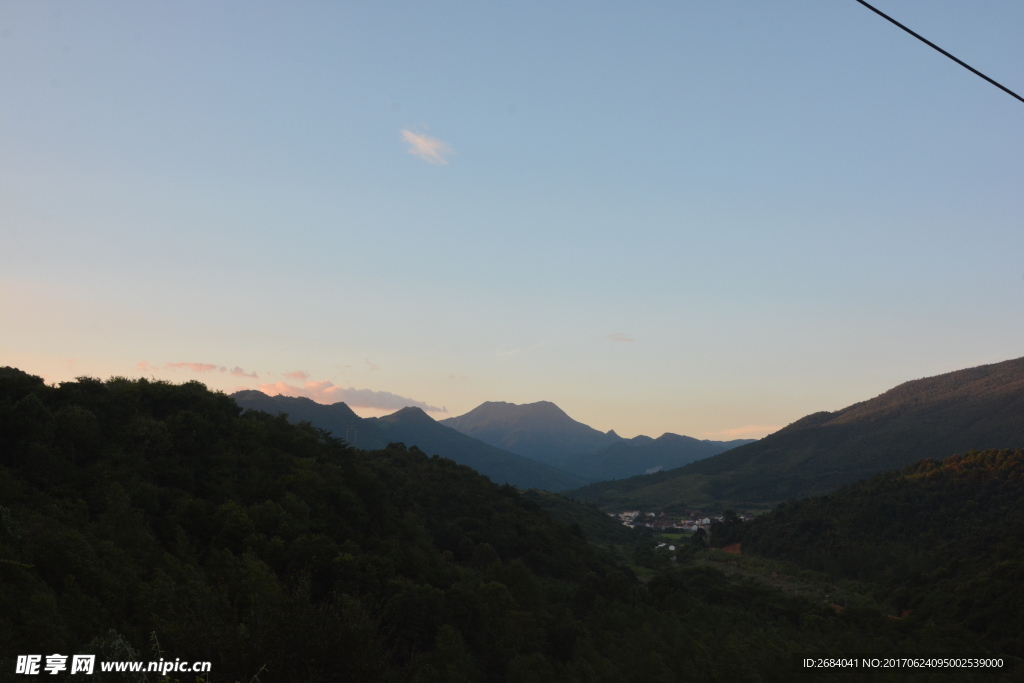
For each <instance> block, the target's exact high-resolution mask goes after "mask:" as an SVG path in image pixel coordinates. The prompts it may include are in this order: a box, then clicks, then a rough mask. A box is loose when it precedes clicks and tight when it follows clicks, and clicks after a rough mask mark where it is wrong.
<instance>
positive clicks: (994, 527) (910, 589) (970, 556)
mask: <svg viewBox="0 0 1024 683" xmlns="http://www.w3.org/2000/svg"><path fill="white" fill-rule="evenodd" d="M746 526H747V528H746V529H744V531H743V532H742V533H743V540H744V549H745V550H749V551H752V552H756V553H759V554H761V555H765V556H769V557H774V558H782V559H787V560H792V561H795V562H797V563H799V564H800V565H801V566H804V567H809V568H813V569H817V570H820V571H824V572H828V573H830V574H831V575H833V576H836V577H846V578H851V579H857V580H860V581H864V582H868V583H869V584H871V585H872V586H874V587H875V590H876V592H877V593H878V595H879V597H881V598H884V599H885V600H887V601H888V602H889V603H890V604H891V606H892V607H893V609H894V610H895V611H896V612H897V613H906V614H908V616H910V617H911V618H913V619H918V620H921V621H928V620H936V619H938V620H943V621H956V622H957V623H962V624H965V625H966V626H967V628H969V629H970V630H971V631H974V632H975V633H977V634H978V635H980V636H981V637H982V638H984V640H985V641H987V642H988V643H989V645H990V646H991V647H993V648H995V649H997V650H999V651H1001V652H1006V653H1011V654H1014V655H1016V656H1018V657H1024V451H1022V450H1013V451H1011V450H1003V451H974V452H970V453H967V454H965V455H957V456H953V457H950V458H947V459H946V460H943V461H941V462H936V461H934V460H922V461H920V462H917V463H915V464H913V465H911V466H909V467H907V468H906V469H904V470H902V471H900V472H892V473H888V474H884V475H879V476H878V477H875V478H873V479H871V480H869V481H865V482H862V483H859V484H856V485H853V486H850V487H848V488H845V489H843V490H840V491H838V492H836V493H834V494H832V495H829V496H823V497H820V498H811V499H807V500H803V501H799V502H794V503H790V504H788V505H783V506H780V507H779V508H777V509H776V510H775V511H773V512H772V513H770V514H767V515H764V516H762V517H759V518H757V519H755V520H754V521H753V522H751V523H750V524H748V525H746Z"/></svg>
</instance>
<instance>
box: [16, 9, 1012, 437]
mask: <svg viewBox="0 0 1024 683" xmlns="http://www.w3.org/2000/svg"><path fill="white" fill-rule="evenodd" d="M877 6H878V7H879V8H880V9H882V10H883V11H885V12H888V13H890V14H891V15H892V16H894V17H895V18H896V19H898V20H900V21H902V22H904V23H906V24H908V25H909V26H911V27H912V28H914V29H915V30H916V31H918V32H919V33H922V34H923V35H925V36H927V37H928V38H930V39H931V40H933V41H934V42H936V43H938V44H939V45H941V46H943V47H944V48H945V49H947V50H949V51H950V52H952V53H953V54H955V55H957V56H958V57H960V58H961V59H963V60H965V61H967V62H968V63H970V64H972V65H973V66H975V67H976V68H978V69H980V70H982V71H983V72H985V73H987V74H988V75H990V76H991V77H993V78H995V79H996V80H999V81H1000V82H1002V83H1004V84H1005V85H1006V86H1007V87H1010V88H1011V89H1014V90H1016V91H1017V92H1021V91H1024V71H1022V69H1021V65H1022V64H1024V43H1022V42H1021V41H1020V39H1019V38H1020V35H1021V30H1022V29H1024V5H1021V4H1020V3H1015V2H1010V1H995V0H993V1H979V2H965V1H962V0H956V1H954V0H937V1H935V2H930V3H920V2H909V1H908V0H886V1H885V2H881V0H880V1H879V2H878V3H877ZM0 92H3V93H4V94H3V96H2V98H3V106H2V107H0V287H2V299H0V327H2V330H3V333H2V335H0V352H2V359H0V362H2V363H4V364H9V365H15V366H17V367H21V368H22V369H24V370H27V371H29V372H33V373H35V374H39V375H42V376H44V377H45V378H46V379H47V380H48V381H51V382H59V381H63V380H68V379H72V378H74V377H76V376H79V375H83V374H88V375H93V376H100V377H108V376H111V375H124V376H140V375H144V376H151V377H156V378H162V379H169V380H173V381H185V380H187V379H201V380H203V381H206V382H207V383H208V384H209V385H210V386H211V387H214V388H217V389H222V390H225V391H233V390H235V389H237V388H259V387H264V388H265V389H267V390H274V391H276V390H282V391H286V392H292V393H304V394H306V395H310V396H312V397H315V398H317V399H319V400H325V401H329V400H343V399H344V398H346V397H347V398H349V399H350V400H351V401H353V402H361V403H365V404H367V405H366V406H361V407H357V410H359V411H361V412H362V413H363V414H383V413H386V412H389V411H390V410H393V409H394V407H395V405H397V404H396V400H397V399H395V398H394V397H395V396H397V397H401V398H404V399H409V400H410V401H412V402H413V403H414V404H416V405H421V406H424V407H430V408H437V409H446V410H447V412H444V411H443V410H435V411H433V412H432V413H431V414H432V415H434V416H435V417H437V418H442V417H446V416H451V415H458V414H461V413H463V412H466V411H468V410H470V409H472V408H473V407H475V406H476V405H478V404H479V403H481V402H482V401H485V400H503V401H512V402H516V403H525V402H531V401H536V400H551V401H554V402H556V403H558V404H559V405H560V406H561V407H562V408H564V409H565V410H566V411H567V412H569V414H570V415H572V416H573V417H575V418H576V419H579V420H581V421H583V422H586V423H588V424H591V425H592V426H594V427H596V428H598V429H602V430H607V429H612V428H614V429H616V430H617V431H619V433H621V434H624V435H627V436H632V435H634V434H638V433H646V434H650V435H658V434H660V433H662V432H664V431H672V432H677V433H683V434H689V435H693V436H698V437H703V438H726V437H732V436H761V435H763V434H765V433H767V432H769V431H772V430H773V429H775V428H777V427H779V426H782V425H785V424H787V423H788V422H791V421H793V420H795V419H798V418H799V417H801V416H803V415H805V414H807V413H810V412H814V411H817V410H824V409H827V410H834V409H838V408H841V407H843V406H845V405H848V404H850V403H853V402H855V401H858V400H863V399H867V398H870V397H872V396H875V395H877V394H878V393H881V392H882V391H884V390H886V389H888V388H891V387H892V386H894V385H896V384H898V383H900V382H903V381H906V380H909V379H914V378H917V377H922V376H928V375H933V374H937V373H940V372H946V371H950V370H955V369H959V368H963V367H969V366H972V365H978V364H981V363H987V362H995V361H999V360H1005V359H1008V358H1015V357H1019V356H1021V355H1024V351H1022V347H1024V344H1022V342H1024V315H1022V313H1024V310H1022V308H1024V262H1022V261H1021V254H1024V219H1022V216H1024V192H1022V191H1021V187H1022V184H1024V183H1022V181H1024V173H1022V171H1021V164H1020V159H1021V157H1022V151H1024V104H1022V103H1020V102H1019V101H1017V100H1014V99H1013V98H1011V97H1010V96H1008V95H1006V94H1005V93H1003V92H1001V91H999V90H998V89H996V88H994V87H993V86H991V85H990V84H988V83H985V82H984V81H982V80H981V79H979V78H977V77H976V76H974V75H972V74H970V73H969V72H967V71H966V70H964V69H963V68H961V67H960V66H958V65H956V64H954V63H953V62H951V61H949V60H948V59H946V58H944V57H942V56H941V55H939V54H938V53H936V52H934V51H933V50H931V49H929V48H928V47H926V46H924V45H923V44H921V43H919V42H918V41H916V40H914V39H913V38H912V37H910V36H908V35H906V34H905V33H903V32H902V31H899V30H898V29H897V28H895V27H894V26H892V25H890V24H888V23H887V22H885V21H884V20H882V19H881V18H879V17H877V16H876V15H874V14H873V13H871V12H869V11H868V10H867V9H865V8H864V7H862V6H861V5H859V4H858V3H856V2H853V0H834V1H830V2H814V3H812V2H795V1H780V2H775V3H764V2H754V1H752V0H737V1H736V2H732V3H708V2H672V3H669V2H629V3H627V2H586V3H583V2H549V3H472V2H435V3H406V2H379V3H333V2H332V3H328V2H321V3H314V2H307V3H280V2H278V3H270V2H245V3H241V2H218V3H200V2H173V3H172V2H154V3H128V2H106V3H104V2H90V3H71V2H45V1H44V2H27V1H15V0H0ZM417 145H418V146H417ZM221 368H223V370H221ZM235 369H237V370H238V371H237V372H234V373H232V370H235ZM253 375H255V376H253ZM360 392H361V393H360ZM367 392H375V393H367ZM401 402H402V401H398V403H401Z"/></svg>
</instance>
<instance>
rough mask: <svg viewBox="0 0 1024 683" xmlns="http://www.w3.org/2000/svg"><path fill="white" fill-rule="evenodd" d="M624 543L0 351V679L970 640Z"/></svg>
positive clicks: (372, 676)
mask: <svg viewBox="0 0 1024 683" xmlns="http://www.w3.org/2000/svg"><path fill="white" fill-rule="evenodd" d="M639 559H640V560H641V562H640V564H642V565H646V567H644V571H645V572H647V574H648V576H653V578H651V579H650V581H649V583H647V584H646V585H645V584H644V583H642V582H639V581H637V579H636V576H635V574H634V572H633V571H632V570H631V569H630V568H628V567H626V566H623V565H620V564H616V563H615V562H614V561H613V560H612V559H610V558H609V557H608V556H606V555H604V554H603V553H602V552H601V551H599V550H598V549H596V548H595V547H594V546H592V545H590V544H588V543H587V542H586V540H585V539H584V537H583V532H582V531H581V527H580V526H579V525H576V526H572V525H563V524H559V523H556V522H553V521H552V520H551V518H550V517H549V516H548V514H547V513H546V512H544V511H543V510H542V509H541V508H540V507H539V506H538V505H537V504H536V503H534V502H532V501H529V500H526V499H524V498H523V497H522V496H521V495H520V494H519V493H518V492H517V491H516V490H515V489H513V488H511V487H508V486H497V485H495V484H493V483H491V482H490V481H488V480H487V479H485V478H483V477H481V476H479V475H477V474H476V473H475V472H473V471H472V470H470V469H468V468H466V467H463V466H460V465H457V464H455V463H454V462H452V461H450V460H446V459H444V458H438V457H428V456H426V455H425V454H424V453H422V452H419V451H417V450H415V449H407V448H405V447H404V446H402V445H400V444H395V445H391V446H389V447H387V448H385V449H382V450H378V451H373V452H362V451H356V450H354V449H351V448H349V447H348V446H347V445H346V444H345V443H344V442H342V441H339V440H337V439H335V438H332V437H330V436H329V435H327V434H326V433H324V432H322V431H319V430H317V429H315V428H313V427H311V426H310V425H297V426H296V425H292V424H289V423H288V422H287V420H286V419H285V418H283V417H274V416H271V415H268V414H266V413H261V412H256V411H252V412H246V413H244V414H243V413H242V411H241V410H240V408H239V407H238V406H237V405H236V404H235V403H234V402H233V401H232V400H231V399H230V398H229V397H227V396H224V395H222V394H216V393H211V392H209V391H207V390H206V388H205V387H204V386H203V385H201V384H198V383H194V382H193V383H187V384H184V385H180V386H173V385H169V384H166V383H161V382H148V381H146V380H138V381H128V380H124V379H112V380H109V381H107V382H101V381H98V380H94V379H86V378H83V379H80V380H79V381H77V382H72V383H65V384H62V385H60V386H59V387H51V386H45V385H44V384H43V383H42V381H41V380H39V379H38V378H35V377H31V376H29V375H26V374H25V373H22V372H20V371H17V370H12V369H9V368H8V369H3V370H0V579H2V583H0V679H12V680H22V678H21V677H17V676H14V675H13V673H12V672H13V671H14V664H13V659H14V657H15V655H17V654H24V653H45V654H50V653H64V654H76V653H86V652H95V653H98V654H99V655H100V656H101V657H105V658H107V659H114V660H124V659H128V658H131V657H140V658H142V659H150V658H152V657H154V656H155V655H156V653H157V652H159V653H160V655H161V656H163V657H165V658H171V659H173V658H175V657H182V658H187V659H189V660H209V661H211V662H213V667H214V668H213V672H212V680H217V681H233V680H239V681H250V680H255V679H256V678H255V677H257V676H258V680H260V681H262V682H263V683H268V682H271V681H287V682H289V683H290V682H294V681H352V680H359V681H414V682H427V681H507V682H509V683H514V682H520V681H538V682H539V681H615V682H616V683H618V682H620V681H636V682H637V683H641V682H642V683H650V682H657V681H686V680H721V681H732V680H751V681H756V680H778V681H788V680H792V679H793V674H794V661H793V658H794V654H819V655H829V654H831V655H835V654H840V653H843V652H847V653H849V652H876V653H884V652H901V653H911V652H920V653H924V652H930V653H939V652H958V653H959V652H963V651H965V649H966V650H971V649H972V648H973V650H974V651H978V649H977V644H976V643H974V642H972V641H971V640H970V639H969V637H968V636H969V634H966V633H965V632H963V631H962V629H957V628H956V627H954V626H943V627H941V628H939V627H935V626H934V625H915V624H907V623H903V622H894V621H892V620H890V619H887V618H886V616H885V614H884V613H883V612H882V611H880V610H872V609H865V610H862V611H860V612H854V611H853V610H850V611H848V612H846V613H845V614H842V615H840V614H837V613H836V612H835V611H834V610H833V609H831V608H829V607H828V606H827V605H824V604H821V603H820V602H818V601H814V600H812V599H809V598H806V597H801V596H797V595H786V594H784V593H782V592H780V591H778V590H775V589H772V588H768V587H766V586H764V585H760V584H756V583H753V582H750V581H746V580H737V579H730V578H727V577H726V576H724V575H723V574H721V573H720V572H716V571H713V570H709V569H706V568H701V567H696V566H694V567H679V566H678V564H675V565H674V564H673V563H672V562H670V561H669V559H668V558H667V557H666V556H665V555H658V554H656V553H654V552H652V551H650V550H648V552H647V553H646V555H643V556H642V557H640V558H639ZM637 571H639V569H638V570H637ZM652 572H653V573H656V575H654V574H652ZM156 648H159V650H157V649H156ZM928 673H929V674H931V673H932V672H928ZM954 674H955V675H954ZM836 675H837V674H833V673H831V672H830V673H828V674H826V675H824V676H820V677H817V678H815V680H822V681H824V680H838V678H836V677H835V676H836ZM94 680H103V676H102V675H97V676H96V677H95V679H94ZM116 680H125V677H124V676H123V675H121V676H120V678H118V679H116ZM894 680H913V677H910V678H907V677H905V676H900V677H899V678H898V679H894ZM918 680H965V677H964V676H963V675H962V672H954V673H949V674H948V675H946V674H941V675H938V676H934V675H928V676H922V677H919V678H918ZM967 680H970V679H969V678H967ZM977 680H986V681H991V680H1000V676H999V675H993V674H992V673H991V672H987V673H986V674H985V675H984V676H979V677H978V679H977ZM1004 680H1010V679H1009V678H1005V679H1004Z"/></svg>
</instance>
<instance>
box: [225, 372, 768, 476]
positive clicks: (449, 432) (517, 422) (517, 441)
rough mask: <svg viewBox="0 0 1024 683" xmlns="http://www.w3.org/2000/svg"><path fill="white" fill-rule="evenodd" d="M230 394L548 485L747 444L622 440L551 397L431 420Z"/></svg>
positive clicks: (654, 467) (345, 435) (362, 440)
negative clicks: (373, 415)
mask: <svg viewBox="0 0 1024 683" xmlns="http://www.w3.org/2000/svg"><path fill="white" fill-rule="evenodd" d="M232 398H234V399H235V401H236V402H237V403H238V405H240V406H241V407H242V408H245V409H247V410H263V411H265V412H268V413H271V414H275V415H276V414H280V413H284V414H286V415H288V417H289V419H290V420H291V421H292V422H309V423H310V424H312V425H313V426H315V427H318V428H320V429H323V430H326V431H328V432H330V433H331V434H333V435H334V436H336V437H338V438H342V439H344V440H345V441H347V442H348V443H350V444H352V445H353V446H356V447H358V448H366V449H375V448H383V447H384V446H386V445H387V444H388V443H404V444H406V445H407V446H416V447H417V448H420V449H421V450H423V451H425V452H427V453H428V454H435V453H436V454H438V455H442V456H444V457H447V458H451V459H452V460H454V461H456V462H458V463H460V464H463V465H468V466H470V467H472V468H473V469H475V470H477V471H478V472H480V473H481V474H484V475H486V476H488V477H489V478H491V479H492V480H493V481H495V482H497V483H509V484H512V485H514V486H517V487H519V488H538V489H544V490H548V491H565V490H570V489H576V488H579V487H581V486H584V485H586V484H588V483H591V482H595V481H602V480H607V479H617V478H622V477H630V476H633V475H636V474H643V473H644V472H648V471H660V470H663V469H672V468H676V467H681V466H682V465H685V464H687V463H691V462H694V461H696V460H699V459H701V458H706V457H709V456H712V455H715V454H717V453H721V452H723V451H725V450H728V449H730V448H734V447H736V446H739V445H742V444H745V443H749V440H745V439H740V440H737V441H701V440H698V439H694V438H692V437H688V436H680V435H678V434H669V433H666V434H663V435H662V436H660V437H658V438H657V439H652V438H651V437H649V436H637V437H634V438H632V439H624V438H622V437H621V436H619V435H618V434H616V433H615V432H614V431H608V432H600V431H598V430H596V429H594V428H592V427H589V426H587V425H585V424H583V423H582V422H577V421H576V420H574V419H572V418H571V417H569V416H568V415H567V414H566V413H565V412H564V411H563V410H562V409H561V408H559V407H558V406H556V405H555V404H554V403H551V402H550V401H538V402H536V403H529V404H523V405H517V404H515V403H504V402H496V401H489V402H486V403H483V404H481V405H480V406H478V407H477V408H474V409H473V410H471V411H470V412H468V413H466V414H465V415H460V416H458V417H452V418H448V419H445V420H441V421H435V420H434V419H433V418H431V417H430V416H429V415H427V414H426V413H425V412H423V411H422V410H420V409H419V408H403V409H401V410H399V411H398V412H396V413H393V414H391V415H387V416H385V417H380V418H362V417H359V416H358V415H356V414H355V412H353V411H352V409H351V408H349V407H348V406H347V405H346V404H345V403H341V402H339V403H335V404H332V405H322V404H319V403H316V402H314V401H312V400H310V399H308V398H293V397H287V396H280V395H278V396H267V395H266V394H264V393H262V392H259V391H252V390H249V391H239V392H236V393H235V394H233V395H232Z"/></svg>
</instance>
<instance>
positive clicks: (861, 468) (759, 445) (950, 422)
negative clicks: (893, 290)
mask: <svg viewBox="0 0 1024 683" xmlns="http://www.w3.org/2000/svg"><path fill="white" fill-rule="evenodd" d="M1020 446H1024V358H1018V359H1016V360H1009V361H1005V362H1002V363H995V364H992V365H983V366H980V367H975V368H969V369H966V370H958V371H955V372H950V373H946V374H943V375H938V376H935V377H928V378H925V379H918V380H913V381H910V382H906V383H904V384H901V385H899V386H897V387H895V388H893V389H891V390H889V391H887V392H885V393H883V394H881V395H880V396H877V397H875V398H873V399H871V400H868V401H863V402H860V403H856V404H854V405H851V406H849V407H847V408H844V409H842V410H838V411H836V412H819V413H814V414H812V415H808V416H806V417H804V418H802V419H800V420H797V421H796V422H794V423H793V424H791V425H789V426H788V427H785V428H784V429H781V430H779V431H778V432H775V433H774V434H770V435H769V436H766V437H765V438H763V439H761V440H759V441H757V442H754V443H750V444H746V445H744V446H740V447H738V448H735V449H732V450H730V451H727V452H725V453H721V454H719V455H716V456H714V457H710V458H706V459H704V460H700V461H698V462H694V463H692V464H689V465H686V466H685V467H681V468H679V469H676V470H673V471H671V472H661V473H658V474H654V475H650V476H646V477H633V478H630V479H624V480H620V481H611V482H600V483H597V484H592V485H590V486H588V487H586V488H583V489H581V490H579V491H575V492H573V493H572V494H571V495H572V496H573V497H575V498H578V499H579V500H583V501H587V502H593V503H596V504H598V505H600V506H602V507H604V508H605V509H626V508H630V507H643V508H646V509H651V508H663V509H667V510H680V511H681V510H685V509H688V508H695V507H696V508H702V507H704V508H709V509H712V508H716V507H719V508H720V507H723V506H732V507H736V508H743V509H766V508H768V507H771V506H772V505H774V504H776V503H779V502H782V501H786V500H789V499H793V498H803V497H807V496H811V495H819V494H824V493H828V492H830V491H834V490H835V489H837V488H839V487H840V486H842V485H844V484H848V483H851V482H854V481H858V480H861V479H865V478H867V477H870V476H872V475H874V474H877V473H880V472H884V471H888V470H893V469H896V468H899V467H904V466H906V465H909V464H910V463H913V462H915V461H916V460H919V459H921V458H926V457H940V458H942V457H947V456H950V455H953V454H956V453H964V452H967V451H970V450H973V449H992V448H1017V447H1020Z"/></svg>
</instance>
